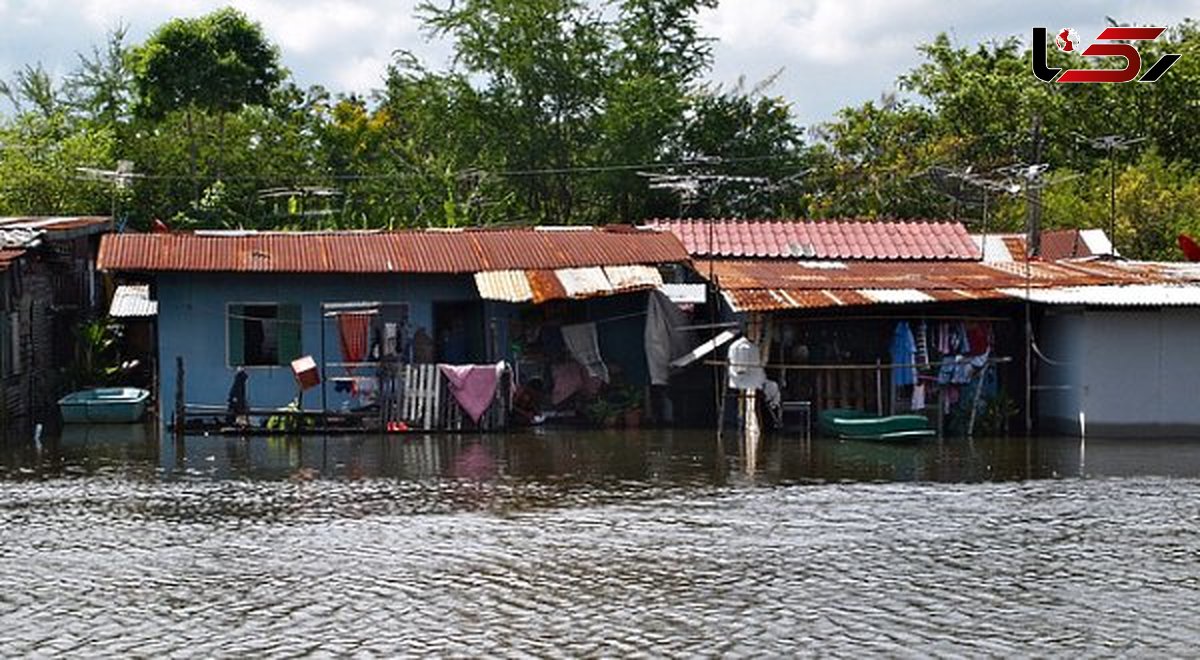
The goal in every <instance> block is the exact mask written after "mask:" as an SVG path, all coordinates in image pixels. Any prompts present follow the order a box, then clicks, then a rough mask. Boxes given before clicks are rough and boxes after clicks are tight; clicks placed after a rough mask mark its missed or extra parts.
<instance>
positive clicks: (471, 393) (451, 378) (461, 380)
mask: <svg viewBox="0 0 1200 660" xmlns="http://www.w3.org/2000/svg"><path fill="white" fill-rule="evenodd" d="M502 366H503V363H497V364H463V365H454V364H439V365H438V370H440V371H441V372H442V375H443V376H445V377H446V382H447V383H449V384H450V393H451V394H453V395H454V400H455V401H457V402H458V405H460V406H462V409H463V412H465V413H467V416H468V417H470V418H471V421H473V422H475V423H476V424H478V423H479V420H480V418H482V417H483V413H485V412H487V409H488V407H490V406H491V405H492V400H493V399H495V398H496V388H497V387H498V386H499V384H500V369H501V367H502Z"/></svg>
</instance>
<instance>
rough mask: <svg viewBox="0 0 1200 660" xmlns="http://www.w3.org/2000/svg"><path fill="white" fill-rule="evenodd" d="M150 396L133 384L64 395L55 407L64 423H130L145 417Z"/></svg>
mask: <svg viewBox="0 0 1200 660" xmlns="http://www.w3.org/2000/svg"><path fill="white" fill-rule="evenodd" d="M149 399H150V392H147V391H146V390H142V389H138V388H136V387H101V388H98V389H94V390H82V391H80V392H72V393H71V394H68V395H66V396H64V397H63V398H61V399H59V400H58V409H59V411H60V412H61V413H62V418H63V422H65V423H67V424H131V423H133V422H138V421H141V419H142V417H144V416H145V414H146V402H147V401H148V400H149Z"/></svg>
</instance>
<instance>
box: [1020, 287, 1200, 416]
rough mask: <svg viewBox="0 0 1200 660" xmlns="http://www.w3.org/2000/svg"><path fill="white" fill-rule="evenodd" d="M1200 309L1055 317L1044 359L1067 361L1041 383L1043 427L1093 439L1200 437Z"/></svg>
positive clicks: (1044, 337) (1046, 326) (1047, 371)
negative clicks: (1084, 432) (1081, 420)
mask: <svg viewBox="0 0 1200 660" xmlns="http://www.w3.org/2000/svg"><path fill="white" fill-rule="evenodd" d="M1198 335H1200V310H1197V309H1186V308H1163V309H1158V308H1146V309H1130V310H1113V311H1107V310H1086V311H1085V310H1075V311H1068V312H1055V313H1053V314H1048V315H1047V317H1046V319H1045V321H1044V323H1043V325H1042V332H1041V335H1040V337H1039V339H1040V340H1041V348H1042V351H1043V353H1045V354H1046V356H1047V357H1048V358H1050V359H1053V360H1056V361H1062V362H1063V363H1064V364H1063V365H1060V366H1052V367H1050V368H1043V370H1042V372H1041V374H1042V375H1041V377H1040V378H1039V384H1041V385H1068V386H1070V387H1071V389H1069V390H1064V391H1044V392H1042V393H1041V394H1040V396H1039V404H1040V406H1041V408H1040V411H1041V413H1040V414H1041V418H1042V422H1043V427H1044V428H1048V429H1050V430H1057V431H1061V432H1070V433H1078V432H1079V430H1080V423H1079V416H1080V413H1081V412H1082V413H1083V417H1084V420H1085V423H1086V430H1087V434H1088V435H1117V436H1129V435H1196V434H1200V368H1198V366H1200V341H1197V336H1198Z"/></svg>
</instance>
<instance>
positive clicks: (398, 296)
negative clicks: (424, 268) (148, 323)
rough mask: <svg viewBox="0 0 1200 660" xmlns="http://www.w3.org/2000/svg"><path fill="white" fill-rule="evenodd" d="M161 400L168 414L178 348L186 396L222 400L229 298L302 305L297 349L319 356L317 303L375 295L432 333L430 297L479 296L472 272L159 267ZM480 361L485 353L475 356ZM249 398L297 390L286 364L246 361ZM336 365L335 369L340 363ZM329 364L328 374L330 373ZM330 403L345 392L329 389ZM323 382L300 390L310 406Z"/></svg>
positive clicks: (330, 341)
mask: <svg viewBox="0 0 1200 660" xmlns="http://www.w3.org/2000/svg"><path fill="white" fill-rule="evenodd" d="M156 285H157V298H158V346H159V363H160V365H161V366H160V373H159V384H160V395H159V401H160V408H161V410H162V411H163V412H164V415H163V417H164V419H170V417H171V415H172V414H173V413H172V412H171V411H172V410H173V406H174V402H175V358H176V356H182V357H183V359H184V364H185V370H186V381H185V394H186V398H187V401H188V403H203V404H214V405H225V401H226V396H227V395H228V393H229V386H230V384H231V383H232V382H233V375H234V373H235V371H236V368H234V367H230V366H229V365H228V358H227V355H228V351H227V346H226V342H227V336H226V335H227V328H226V322H227V321H226V306H227V305H228V304H231V303H253V302H264V303H268V302H269V303H280V304H299V305H301V322H302V324H303V325H302V329H301V333H300V340H301V345H302V347H303V348H302V351H301V353H302V354H305V355H312V356H314V357H315V358H317V361H318V362H320V355H321V341H320V338H321V323H322V319H321V310H320V306H321V303H331V302H357V301H374V302H384V303H407V304H408V306H409V310H408V315H409V322H410V323H411V324H412V326H413V328H414V330H415V329H416V328H425V330H426V332H427V333H429V334H430V336H433V333H434V328H433V304H434V303H435V302H440V301H463V300H479V295H478V292H477V291H476V289H475V284H474V282H473V281H472V279H471V277H470V276H455V275H317V274H314V275H278V274H261V275H260V274H246V273H239V274H207V273H164V274H160V275H159V277H158V279H157V282H156ZM325 352H326V357H327V359H328V360H329V361H331V362H334V361H340V360H341V349H340V347H339V344H338V332H337V325H336V323H333V322H327V323H326V325H325ZM472 357H473V358H474V359H476V360H479V361H482V360H484V359H486V357H487V356H472ZM246 370H247V372H248V373H249V374H250V380H249V382H248V384H247V394H248V398H249V401H250V405H251V406H254V407H259V406H283V405H287V403H288V402H290V401H292V400H293V399H294V398H295V396H296V384H295V380H294V378H293V377H292V372H291V369H290V368H288V367H286V366H283V367H247V368H246ZM339 371H340V370H339ZM334 375H340V374H334V373H333V372H332V370H331V373H330V374H329V376H330V377H333V376H334ZM363 375H366V374H365V372H364V373H363ZM326 392H327V396H328V403H329V406H330V408H337V407H339V406H340V405H341V404H342V402H343V401H345V399H346V396H345V395H340V394H337V393H336V392H334V388H333V387H332V385H330V386H328V387H327V389H326ZM320 397H321V394H320V390H319V389H313V390H310V391H308V392H307V393H305V396H304V403H305V405H306V406H307V407H318V406H320V403H321V401H320Z"/></svg>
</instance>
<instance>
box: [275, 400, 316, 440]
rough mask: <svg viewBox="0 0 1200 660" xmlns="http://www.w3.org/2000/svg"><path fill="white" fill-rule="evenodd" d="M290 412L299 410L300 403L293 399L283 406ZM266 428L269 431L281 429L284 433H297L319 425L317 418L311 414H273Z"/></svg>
mask: <svg viewBox="0 0 1200 660" xmlns="http://www.w3.org/2000/svg"><path fill="white" fill-rule="evenodd" d="M283 409H284V410H286V411H289V412H299V411H300V403H299V402H297V401H292V402H291V403H289V404H287V405H286V406H284V408H283ZM265 426H266V428H267V430H268V431H279V432H282V433H295V432H296V431H300V430H303V429H313V428H316V426H317V420H316V419H314V418H313V417H312V416H311V415H293V414H288V415H271V416H270V417H268V418H267V421H266V424H265Z"/></svg>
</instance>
